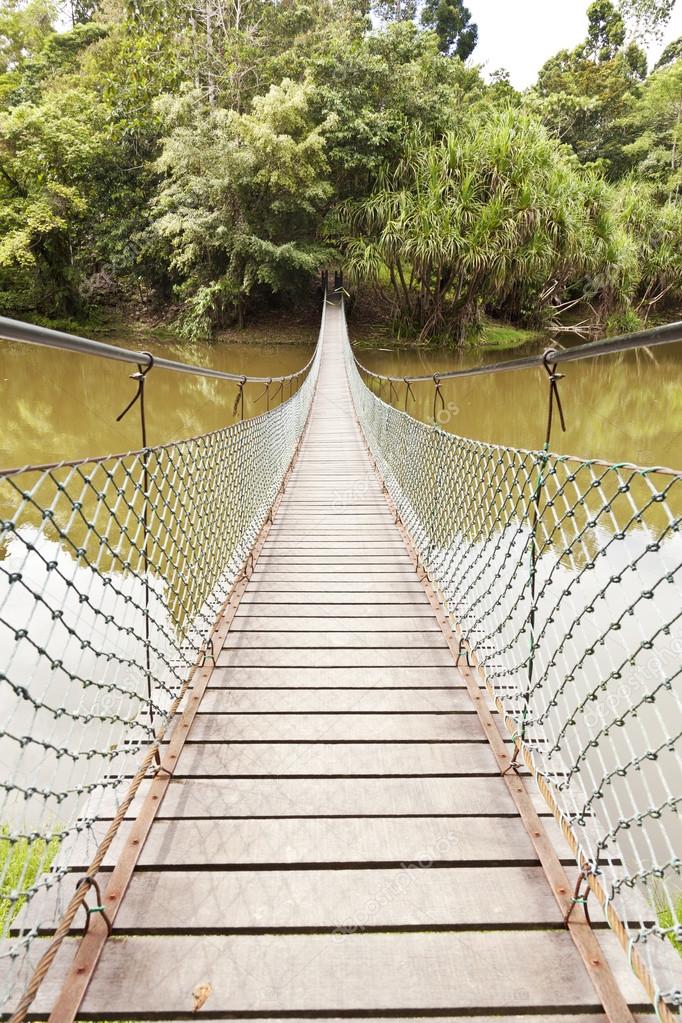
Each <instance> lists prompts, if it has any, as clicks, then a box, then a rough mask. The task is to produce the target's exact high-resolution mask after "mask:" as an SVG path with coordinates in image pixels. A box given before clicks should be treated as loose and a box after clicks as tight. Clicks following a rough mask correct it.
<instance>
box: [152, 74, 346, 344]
mask: <svg viewBox="0 0 682 1023" xmlns="http://www.w3.org/2000/svg"><path fill="white" fill-rule="evenodd" d="M311 92H312V90H311V87H310V86H305V85H299V84H296V83H294V82H291V81H289V80H286V79H285V81H284V82H282V84H281V86H273V87H272V88H271V89H270V90H269V92H268V93H267V94H266V95H265V96H263V97H259V98H258V99H257V100H256V101H255V102H254V105H253V112H252V113H249V114H237V113H236V112H235V111H225V110H214V111H211V110H209V109H206V108H205V107H204V106H203V103H202V101H201V99H200V98H199V97H198V96H197V95H196V93H187V94H185V95H183V96H181V98H180V99H179V100H169V101H167V102H166V104H165V110H164V112H165V118H166V122H167V125H168V128H169V134H168V136H167V138H166V140H165V142H164V147H163V152H162V155H161V157H160V158H159V160H158V162H157V169H158V170H159V171H160V172H161V173H162V174H163V175H164V180H163V182H162V185H161V188H160V192H159V195H158V198H157V199H156V200H155V207H154V208H155V212H156V219H155V223H154V228H155V231H156V232H157V234H158V236H159V238H160V239H161V240H162V242H164V243H165V244H166V245H167V247H168V252H169V259H170V267H171V270H172V272H173V274H174V280H175V282H176V286H177V288H178V291H179V294H180V295H181V297H182V298H183V300H184V301H185V303H186V311H185V315H184V330H185V333H187V334H188V335H189V336H190V337H196V336H201V335H206V334H209V333H210V332H211V330H212V329H213V327H215V326H217V325H221V324H222V323H224V322H225V321H226V319H228V320H229V319H231V318H233V317H235V316H238V317H240V318H241V317H243V314H244V310H245V308H246V304H247V300H248V299H249V298H250V297H251V296H252V295H253V294H254V293H256V294H257V293H258V292H259V290H260V289H261V288H262V287H263V286H265V287H266V288H267V289H268V290H269V291H270V292H271V293H275V294H284V295H295V294H296V293H298V292H299V291H300V289H301V286H302V284H303V286H304V287H305V284H306V282H307V281H308V280H309V279H310V277H311V276H312V275H313V274H314V273H315V271H316V270H317V267H318V266H319V265H320V263H321V262H322V261H323V260H324V257H325V255H326V250H325V249H324V248H323V247H322V246H321V245H320V244H319V243H318V242H317V241H316V237H315V234H316V223H317V220H318V218H319V216H320V214H321V211H322V210H323V208H324V207H325V205H326V203H327V202H328V200H329V198H330V196H331V187H330V185H329V183H328V181H327V161H326V157H325V153H324V137H323V135H322V132H321V129H320V128H319V127H318V126H315V125H314V124H313V123H312V121H311V119H310V112H309V101H310V96H311Z"/></svg>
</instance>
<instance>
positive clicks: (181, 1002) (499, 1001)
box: [83, 931, 638, 1017]
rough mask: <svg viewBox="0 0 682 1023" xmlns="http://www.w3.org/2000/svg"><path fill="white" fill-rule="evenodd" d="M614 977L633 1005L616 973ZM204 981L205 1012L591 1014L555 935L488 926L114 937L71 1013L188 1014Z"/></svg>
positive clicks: (583, 987) (577, 969) (592, 1004)
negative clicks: (104, 1009)
mask: <svg viewBox="0 0 682 1023" xmlns="http://www.w3.org/2000/svg"><path fill="white" fill-rule="evenodd" d="M121 978H125V983H121ZM619 979H620V980H621V983H622V985H623V986H624V987H625V988H626V989H627V991H628V993H629V994H630V995H631V996H632V997H633V998H635V999H636V998H637V995H638V992H637V989H636V988H635V986H634V985H633V983H632V981H631V979H630V977H629V976H628V975H627V973H626V972H625V971H624V970H622V971H621V975H620V977H619ZM493 980H494V982H493ZM205 983H210V984H211V987H212V993H211V995H210V1000H209V1001H208V1002H207V1004H206V1010H209V1011H210V1010H213V1011H219V1012H224V1011H229V1012H237V1013H238V1012H251V1013H272V1012H311V1013H315V1012H320V1011H324V1012H329V1011H332V1012H334V1011H340V1012H363V1011H372V1012H377V1011H387V1012H388V1013H391V1012H395V1011H401V1010H406V1009H407V1010H412V1011H415V1012H416V1013H417V1014H418V1013H419V1012H420V1011H427V1012H428V1011H431V1010H443V1011H454V1012H458V1011H461V1010H475V1009H478V1010H480V1009H485V1010H487V1011H489V1012H490V1011H500V1010H501V1011H504V1010H508V1009H517V1010H521V1009H523V1010H531V1011H533V1010H535V1011H538V1010H542V1009H544V1008H546V1007H552V1008H557V1009H559V1010H563V1011H566V1010H570V1009H571V1008H573V1007H579V1008H588V1009H593V1010H595V1011H598V1010H599V1008H600V1007H599V1005H598V1003H597V1000H596V996H595V994H594V993H593V991H592V990H591V988H590V986H589V984H585V981H584V974H583V968H582V964H581V962H580V960H579V958H578V955H577V952H576V950H575V947H574V945H573V943H572V941H571V939H570V937H569V936H568V934H567V933H566V932H565V931H523V932H521V933H519V932H514V931H495V932H487V933H486V932H467V933H458V932H455V933H442V934H439V933H435V934H434V933H419V934H393V933H384V934H362V933H361V934H352V935H348V936H342V937H339V936H336V935H329V934H306V935H286V934H284V935H238V936H221V935H209V936H206V937H205V938H204V939H203V940H197V938H196V937H195V936H194V935H187V936H184V935H183V936H174V937H166V938H144V937H141V938H128V939H126V938H121V939H119V940H118V941H110V942H108V944H107V945H106V947H105V950H104V953H103V956H102V961H101V963H100V966H99V969H98V970H97V972H96V974H95V977H94V978H93V980H92V982H91V984H90V987H89V989H88V992H87V994H86V996H85V1000H84V1002H83V1011H84V1012H85V1013H93V1012H95V1013H96V1012H97V1011H98V1010H101V1007H102V1006H103V1005H106V1007H107V1009H108V1011H109V1012H110V1013H120V1014H121V1015H122V1016H124V1017H125V1014H126V1012H127V1011H128V1010H129V1007H130V1005H131V1003H133V1004H135V1006H136V1010H137V1012H152V1013H157V1014H158V1013H163V1012H171V1013H174V1012H178V1011H180V1012H182V1011H189V1010H191V1008H192V1004H193V998H192V992H193V991H194V989H195V988H196V987H197V986H198V985H199V984H205Z"/></svg>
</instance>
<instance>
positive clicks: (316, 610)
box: [231, 600, 433, 629]
mask: <svg viewBox="0 0 682 1023" xmlns="http://www.w3.org/2000/svg"><path fill="white" fill-rule="evenodd" d="M335 619H337V620H339V621H341V622H343V624H344V626H345V625H346V623H347V624H348V626H349V627H352V623H356V625H362V626H363V628H364V627H365V626H367V627H372V628H383V627H384V625H383V624H382V625H380V623H383V622H386V621H387V622H388V623H390V627H392V628H395V629H399V628H400V627H401V625H405V627H407V628H409V626H410V625H411V624H412V623H413V622H416V621H417V620H418V621H419V622H420V623H421V626H422V627H423V628H429V629H430V628H431V627H432V622H433V618H432V615H431V608H430V607H429V605H428V604H427V603H423V604H388V605H385V604H340V605H339V604H298V603H296V604H294V603H292V604H290V605H288V606H287V605H285V606H282V604H281V603H279V604H278V603H275V602H272V603H270V602H266V601H260V600H252V601H249V602H248V603H247V604H246V605H245V606H243V607H242V606H241V605H240V606H239V609H238V610H237V614H236V615H235V617H234V621H233V622H232V626H231V627H232V628H233V629H244V628H250V627H251V623H253V627H254V628H257V627H258V626H260V627H261V628H262V627H263V626H265V625H267V623H268V622H273V621H274V622H275V628H276V627H277V626H278V625H279V623H280V622H281V623H282V624H283V623H285V622H286V623H287V626H288V627H290V628H296V627H297V626H298V625H299V624H301V625H303V624H304V623H305V622H306V621H308V622H309V623H310V625H311V628H318V626H319V627H320V628H324V627H329V628H331V627H332V626H333V625H334V624H335Z"/></svg>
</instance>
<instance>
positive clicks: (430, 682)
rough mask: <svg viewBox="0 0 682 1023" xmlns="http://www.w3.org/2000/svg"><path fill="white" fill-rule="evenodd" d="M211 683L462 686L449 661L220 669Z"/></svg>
mask: <svg viewBox="0 0 682 1023" xmlns="http://www.w3.org/2000/svg"><path fill="white" fill-rule="evenodd" d="M211 681H212V682H213V683H214V684H215V685H217V686H221V687H225V686H235V685H239V686H249V687H250V686H265V687H268V688H271V687H273V686H283V687H285V688H288V687H289V686H313V687H314V688H326V687H328V688H337V687H339V686H340V687H342V688H344V689H347V688H350V687H353V688H354V687H355V686H361V687H366V686H372V687H375V686H382V687H383V688H386V689H390V688H392V687H393V686H395V687H397V688H402V687H404V686H410V687H415V688H417V687H421V686H441V685H451V686H463V682H462V676H461V675H460V673H459V671H458V670H457V668H456V667H455V665H454V664H453V663H452V662H450V664H445V665H442V666H438V667H426V666H422V665H417V666H413V667H404V668H401V667H392V668H388V667H386V665H379V666H378V667H365V668H348V667H340V666H339V665H336V666H331V667H327V668H311V667H307V666H304V667H298V668H292V667H289V668H287V667H279V668H272V667H260V668H259V667H251V668H248V667H240V668H239V669H235V668H221V667H217V668H216V669H215V670H214V672H213V675H212V676H211Z"/></svg>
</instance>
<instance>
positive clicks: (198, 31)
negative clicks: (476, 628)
mask: <svg viewBox="0 0 682 1023" xmlns="http://www.w3.org/2000/svg"><path fill="white" fill-rule="evenodd" d="M673 4H674V0H595V2H593V3H592V4H591V5H590V7H589V10H588V16H587V19H586V25H585V40H584V42H583V43H582V44H581V45H580V46H578V47H577V48H576V49H574V50H570V51H569V50H564V51H561V52H560V53H558V54H556V55H555V56H554V57H552V59H551V60H549V61H548V62H547V63H546V64H545V66H544V67H543V68H542V69H541V71H540V73H539V75H538V78H537V82H536V83H535V84H534V85H533V87H532V88H530V89H528V90H526V91H525V92H523V93H520V92H518V91H516V90H515V89H514V88H513V87H512V85H511V84H510V82H509V79H508V76H507V75H506V73H505V72H504V71H503V70H500V71H499V72H498V73H495V74H493V75H492V77H491V78H488V79H486V78H484V76H483V74H482V72H481V69H480V68H479V67H478V66H477V65H476V43H477V39H478V29H477V26H476V25H475V24H474V23H473V21H472V18H471V14H470V12H469V11H468V10H467V8H466V6H465V2H464V0H419V2H418V0H334V2H333V3H332V0H315V2H312V0H70V3H69V5H68V7H64V5H63V3H62V2H60V0H2V3H1V4H0V313H2V314H5V315H11V316H16V317H19V318H26V319H36V318H41V317H42V318H51V319H52V320H55V319H60V318H61V319H64V318H71V319H72V320H82V319H85V318H87V317H88V316H90V315H91V314H92V312H93V310H97V309H99V308H107V307H112V306H118V307H119V308H133V307H134V306H135V305H136V304H146V306H149V305H152V306H154V307H155V308H158V309H165V310H169V311H170V312H169V315H170V316H171V317H172V319H173V322H174V325H175V326H176V328H177V329H178V330H180V331H181V332H182V333H184V334H185V335H186V336H187V337H189V338H201V337H209V336H210V335H211V334H212V333H213V332H214V331H215V330H216V329H219V328H220V327H222V326H224V325H226V324H231V323H235V322H240V323H241V322H244V321H245V320H246V319H247V318H248V317H249V316H251V315H253V314H254V313H257V312H258V311H259V310H260V309H262V308H264V307H265V306H268V307H271V306H273V305H275V306H280V307H282V308H284V307H286V306H287V304H294V303H296V302H298V301H299V300H300V299H301V297H302V296H305V295H307V294H309V292H310V287H311V280H312V279H313V278H314V276H315V274H316V272H317V270H318V269H319V267H320V266H323V265H330V266H332V265H337V264H338V263H340V262H342V263H343V265H344V266H345V267H346V268H347V273H348V277H347V279H348V280H349V281H350V282H351V284H352V286H353V287H357V288H360V289H363V288H364V289H367V288H372V287H375V288H377V289H378V290H379V291H380V292H381V295H382V297H383V300H384V307H385V309H386V315H387V316H388V317H389V318H391V319H392V320H393V321H394V322H395V323H396V324H399V325H400V327H401V330H408V331H411V332H412V333H413V335H414V336H419V337H420V338H421V339H422V340H425V341H431V340H436V341H439V342H443V341H445V342H447V343H461V342H463V341H465V340H467V339H470V338H472V337H473V338H475V337H476V333H477V330H478V329H479V328H480V324H481V322H482V321H483V318H484V317H490V316H492V317H498V318H500V319H502V320H504V321H506V322H510V323H514V324H519V325H522V326H526V327H536V326H537V327H546V326H548V325H551V324H555V325H556V324H559V322H565V318H566V315H567V314H568V313H570V312H571V310H578V311H579V313H578V314H577V315H579V317H580V318H581V320H582V322H583V325H584V326H585V327H592V328H594V329H598V330H600V331H604V330H608V331H611V332H614V331H619V330H627V329H632V328H634V327H636V326H638V325H640V324H642V323H643V322H646V321H647V319H648V318H649V317H650V316H651V314H652V312H654V311H655V312H656V313H659V312H660V311H661V310H663V309H665V308H666V307H669V308H673V307H675V305H676V304H677V305H679V303H680V301H681V300H682V198H681V197H680V188H681V185H682V40H678V41H677V42H676V43H673V44H671V45H670V46H668V47H667V48H666V49H665V50H664V52H663V53H662V55H661V58H660V60H659V61H658V62H657V64H656V66H655V67H651V68H649V67H647V59H646V55H645V51H644V46H645V45H646V43H647V41H648V40H650V39H651V38H652V37H655V36H656V34H657V33H659V34H660V32H661V30H662V27H663V26H664V25H665V23H666V21H667V19H668V18H669V16H670V14H671V11H672V8H673Z"/></svg>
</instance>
